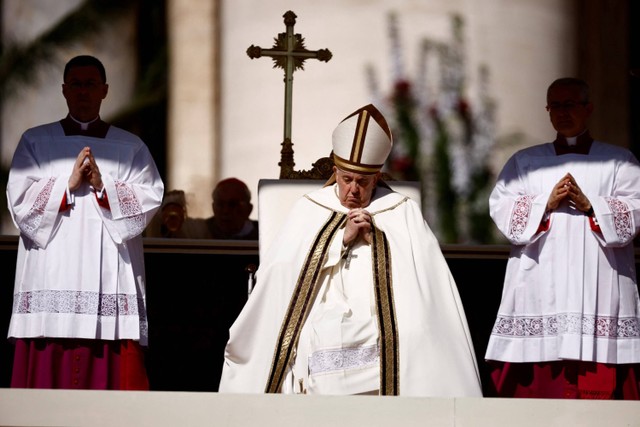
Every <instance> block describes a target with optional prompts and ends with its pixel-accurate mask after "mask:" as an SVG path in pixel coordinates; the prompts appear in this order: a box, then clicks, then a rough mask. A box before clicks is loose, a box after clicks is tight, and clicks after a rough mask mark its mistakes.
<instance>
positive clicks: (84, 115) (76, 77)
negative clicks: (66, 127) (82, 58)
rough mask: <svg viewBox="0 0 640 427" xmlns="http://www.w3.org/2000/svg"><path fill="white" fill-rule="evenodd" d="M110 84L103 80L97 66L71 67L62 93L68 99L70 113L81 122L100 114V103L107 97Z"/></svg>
mask: <svg viewBox="0 0 640 427" xmlns="http://www.w3.org/2000/svg"><path fill="white" fill-rule="evenodd" d="M108 90H109V85H107V84H105V83H104V82H103V81H102V77H101V76H100V72H99V71H98V69H97V68H96V67H93V66H86V67H73V68H71V69H69V71H68V73H67V77H66V80H65V82H64V83H63V84H62V94H63V95H64V98H65V99H66V100H67V106H68V107H69V113H70V114H71V115H72V116H73V117H74V118H75V119H76V120H79V121H81V122H89V121H91V120H93V119H95V118H96V117H98V115H99V114H100V104H101V103H102V100H103V99H104V98H106V96H107V92H108Z"/></svg>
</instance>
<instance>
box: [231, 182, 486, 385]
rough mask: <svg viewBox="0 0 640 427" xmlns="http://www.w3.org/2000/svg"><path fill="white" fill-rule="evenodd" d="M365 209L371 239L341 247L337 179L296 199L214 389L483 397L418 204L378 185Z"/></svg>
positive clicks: (447, 278)
mask: <svg viewBox="0 0 640 427" xmlns="http://www.w3.org/2000/svg"><path fill="white" fill-rule="evenodd" d="M365 209H366V210H367V211H368V212H370V213H371V214H372V217H373V223H374V233H373V243H372V244H371V245H365V244H364V243H362V242H361V243H359V244H357V245H355V246H354V247H352V248H350V250H349V251H347V250H345V249H344V248H343V247H342V237H343V233H344V230H343V228H342V226H343V224H344V221H346V213H347V211H348V209H347V208H345V207H343V206H342V205H341V204H340V202H339V199H338V197H337V196H336V188H335V185H333V186H329V187H325V188H323V189H320V190H317V191H315V192H312V193H309V194H307V195H306V196H305V197H303V198H301V199H300V200H299V201H298V202H296V204H295V206H294V208H293V209H292V211H291V213H290V214H289V215H288V217H287V218H286V219H285V220H284V221H283V226H282V228H281V230H280V231H279V233H278V234H277V237H276V239H275V240H274V241H273V243H272V244H271V246H270V248H269V249H268V251H267V252H266V254H265V256H264V259H261V260H260V266H259V268H258V271H257V273H256V286H255V288H254V290H253V292H252V293H251V296H250V297H249V300H248V301H247V304H246V305H245V307H244V308H243V310H242V312H241V313H240V315H239V316H238V319H236V321H235V322H234V324H233V325H232V327H231V329H230V331H229V342H228V343H227V346H226V349H225V361H224V365H223V371H222V378H221V382H220V388H219V391H220V392H227V393H264V392H275V393H277V392H284V393H304V392H307V393H322V394H358V393H367V394H369V393H371V392H375V391H376V390H377V391H378V393H379V394H397V395H401V396H434V397H453V396H481V395H482V392H481V387H480V380H479V375H478V370H477V364H476V359H475V353H474V350H473V344H472V342H471V338H470V334H469V330H468V326H467V322H466V317H465V315H464V309H463V307H462V303H461V301H460V298H459V294H458V290H457V288H456V285H455V282H454V280H453V277H452V276H451V273H450V271H449V268H448V266H447V263H446V261H445V259H444V256H443V255H442V252H441V250H440V247H439V244H438V242H437V240H436V238H435V236H434V235H433V233H432V232H431V230H430V229H429V227H428V226H427V224H426V222H425V221H424V218H423V217H422V212H421V211H420V208H419V207H418V205H417V204H416V203H415V202H414V201H412V200H411V199H408V198H407V197H405V196H403V195H401V194H399V193H395V192H393V191H391V190H389V189H388V188H384V187H378V188H376V191H375V194H374V196H373V199H372V201H371V204H370V205H369V206H367V207H366V208H365ZM300 380H302V382H301V381H300Z"/></svg>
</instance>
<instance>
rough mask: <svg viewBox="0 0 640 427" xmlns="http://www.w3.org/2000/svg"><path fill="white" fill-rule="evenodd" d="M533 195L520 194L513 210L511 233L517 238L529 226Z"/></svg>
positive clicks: (510, 225)
mask: <svg viewBox="0 0 640 427" xmlns="http://www.w3.org/2000/svg"><path fill="white" fill-rule="evenodd" d="M532 201H533V196H520V197H518V198H517V199H516V203H515V206H514V207H513V212H512V214H511V223H510V224H509V235H510V236H511V237H512V238H514V239H517V238H519V237H520V236H521V235H522V233H524V230H525V229H526V228H527V223H528V222H529V215H531V204H532Z"/></svg>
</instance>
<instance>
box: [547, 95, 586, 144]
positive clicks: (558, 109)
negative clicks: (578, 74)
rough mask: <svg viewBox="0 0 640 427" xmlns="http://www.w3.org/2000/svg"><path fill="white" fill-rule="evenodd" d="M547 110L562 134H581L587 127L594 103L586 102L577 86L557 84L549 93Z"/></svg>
mask: <svg viewBox="0 0 640 427" xmlns="http://www.w3.org/2000/svg"><path fill="white" fill-rule="evenodd" d="M547 110H548V111H549V118H550V119H551V124H552V125H553V128H554V129H555V130H556V131H557V132H558V133H559V134H560V135H562V136H564V137H567V138H570V137H573V136H578V135H580V134H581V133H582V132H583V131H584V130H585V129H586V128H587V120H588V119H589V116H591V112H592V111H593V104H591V103H588V102H585V100H584V99H583V98H582V96H581V94H580V89H579V88H578V87H575V86H556V87H553V88H551V90H550V91H549V92H548V94H547Z"/></svg>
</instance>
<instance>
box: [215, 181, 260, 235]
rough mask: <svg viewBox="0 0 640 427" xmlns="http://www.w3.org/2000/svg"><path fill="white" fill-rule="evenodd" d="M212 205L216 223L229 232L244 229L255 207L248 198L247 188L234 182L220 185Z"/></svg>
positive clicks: (232, 232) (233, 232)
mask: <svg viewBox="0 0 640 427" xmlns="http://www.w3.org/2000/svg"><path fill="white" fill-rule="evenodd" d="M212 207H213V215H214V218H215V221H216V223H217V224H218V226H219V227H220V228H221V229H222V230H223V231H224V232H226V233H229V234H235V233H237V232H239V231H240V230H241V229H242V227H243V226H244V223H245V222H246V221H247V219H249V215H251V210H252V209H253V205H252V204H251V203H250V202H249V201H248V200H247V197H246V192H245V188H244V187H241V186H240V185H236V184H234V183H228V184H224V185H220V186H219V187H218V188H217V189H216V192H215V194H214V198H213V205H212Z"/></svg>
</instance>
